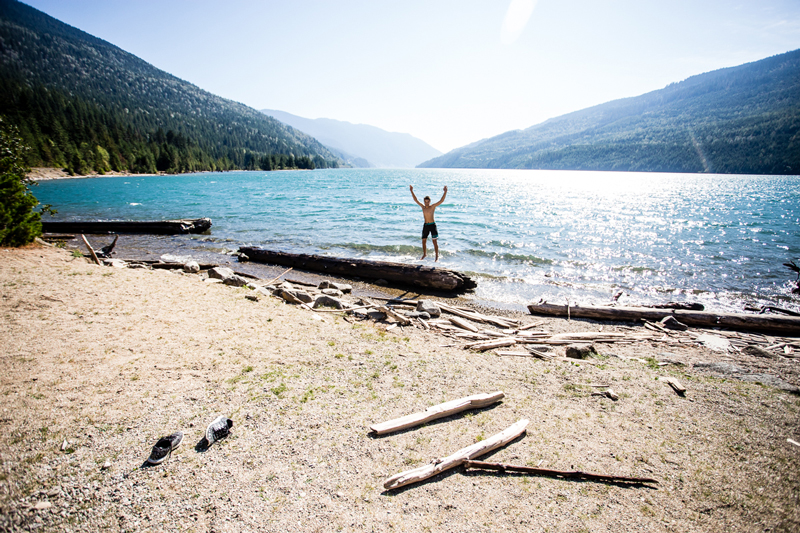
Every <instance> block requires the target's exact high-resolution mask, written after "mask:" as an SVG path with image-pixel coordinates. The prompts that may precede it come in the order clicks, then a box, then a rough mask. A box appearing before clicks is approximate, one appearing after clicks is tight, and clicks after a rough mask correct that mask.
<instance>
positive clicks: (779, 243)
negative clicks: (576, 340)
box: [33, 169, 800, 311]
mask: <svg viewBox="0 0 800 533" xmlns="http://www.w3.org/2000/svg"><path fill="white" fill-rule="evenodd" d="M409 184H411V185H414V191H415V192H416V194H417V196H418V198H420V200H422V198H423V196H425V195H428V196H430V197H431V198H432V201H433V202H436V201H438V200H439V198H440V197H441V194H442V188H443V187H444V186H445V185H447V186H448V195H447V199H446V200H445V203H444V204H443V205H441V206H439V207H438V208H437V210H436V221H437V225H438V228H439V246H440V250H441V252H442V254H441V257H440V261H439V262H440V264H441V266H444V267H448V268H452V269H456V270H461V271H465V272H471V273H474V274H476V276H477V279H478V289H477V290H476V292H475V294H474V297H475V298H477V299H479V300H482V301H485V302H490V303H492V304H494V305H496V306H499V307H508V308H515V309H523V308H524V305H525V304H527V303H529V302H530V301H532V300H533V301H538V300H539V299H540V298H544V299H545V300H547V301H549V302H552V303H565V302H566V301H567V300H569V301H570V302H572V303H575V302H578V303H584V304H587V303H607V302H609V301H610V299H611V297H612V295H613V294H615V293H616V292H618V291H624V295H623V296H622V297H621V298H620V300H619V301H620V303H622V304H626V305H635V304H641V303H656V302H666V301H698V302H701V303H703V304H705V305H706V307H707V308H709V309H716V310H729V311H732V310H741V309H742V308H743V307H744V306H745V305H766V304H769V305H779V306H782V307H786V308H790V309H795V310H797V309H800V299H798V297H797V296H792V295H791V293H790V289H791V286H790V281H792V280H794V279H795V274H794V273H792V272H791V271H790V270H789V269H788V268H786V267H785V266H783V265H782V263H785V262H787V261H789V260H798V259H800V177H797V176H789V177H786V176H724V175H697V174H650V173H623V172H570V171H538V170H524V171H513V170H429V169H424V170H423V169H409V170H383V169H338V170H314V171H296V172H294V171H288V172H226V173H201V174H190V175H179V176H147V177H144V176H143V177H139V176H127V177H110V178H94V179H68V180H53V181H44V182H40V183H39V185H38V186H37V187H34V188H33V192H34V194H35V195H36V197H37V198H38V199H39V200H40V202H42V203H44V204H52V205H53V206H54V207H55V208H56V209H57V210H58V215H57V216H56V217H55V219H54V220H70V219H72V220H76V219H109V220H110V219H131V220H152V219H171V218H199V217H203V216H205V217H210V218H211V219H212V220H213V223H214V225H213V227H212V228H211V234H210V235H194V236H177V237H171V236H170V237H155V236H148V237H137V238H133V237H128V236H122V237H121V238H120V240H121V241H129V242H132V243H134V244H133V245H134V246H135V247H138V248H140V249H141V251H142V252H144V251H148V252H151V253H156V254H164V253H169V254H178V255H182V256H185V255H191V256H193V257H195V258H197V259H201V260H207V259H212V260H213V258H214V256H215V255H216V254H220V253H225V252H226V251H230V250H236V249H238V247H239V246H243V245H252V246H262V247H265V248H268V249H273V250H282V251H288V252H302V253H316V254H323V255H332V256H346V257H362V258H369V259H381V260H391V261H401V262H408V263H412V262H415V261H416V260H417V259H418V258H419V256H420V255H421V250H422V249H421V244H420V236H421V228H422V212H421V210H420V208H419V207H418V206H417V205H416V204H414V202H413V200H412V199H411V195H410V193H409V190H408V186H409ZM428 247H429V252H430V255H429V259H426V262H430V261H431V259H432V255H433V254H432V252H433V249H432V245H431V243H430V241H429V244H428ZM128 249H130V248H128ZM429 264H432V263H429Z"/></svg>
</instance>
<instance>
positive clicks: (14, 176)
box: [0, 119, 42, 246]
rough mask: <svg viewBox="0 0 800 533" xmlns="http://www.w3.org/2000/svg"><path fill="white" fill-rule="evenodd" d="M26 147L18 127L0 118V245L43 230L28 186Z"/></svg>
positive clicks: (18, 242)
mask: <svg viewBox="0 0 800 533" xmlns="http://www.w3.org/2000/svg"><path fill="white" fill-rule="evenodd" d="M25 150H26V147H25V146H24V145H23V144H22V140H21V139H20V137H19V131H18V130H17V129H16V128H13V127H6V125H5V123H4V121H3V120H2V119H0V245H3V246H22V245H23V244H28V243H30V242H32V241H33V239H35V238H36V237H38V236H39V235H41V234H42V222H41V213H38V212H36V211H34V210H33V208H34V207H36V206H37V205H38V203H39V201H38V200H37V199H36V197H34V196H33V194H31V191H30V190H29V189H28V183H29V182H28V179H27V175H28V172H29V170H30V169H29V168H28V167H27V166H25V163H24V159H23V158H24V153H25Z"/></svg>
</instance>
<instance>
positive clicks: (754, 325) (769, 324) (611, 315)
mask: <svg viewBox="0 0 800 533" xmlns="http://www.w3.org/2000/svg"><path fill="white" fill-rule="evenodd" d="M528 311H530V313H531V314H533V315H547V316H561V317H563V316H568V314H569V315H571V316H572V317H574V318H594V319H598V320H626V321H637V322H638V321H640V320H642V319H644V320H651V321H656V322H657V321H659V320H661V319H662V318H664V317H667V316H672V317H675V318H676V319H677V320H678V321H679V322H681V323H683V324H686V325H687V326H696V327H709V328H727V329H732V330H737V331H766V332H774V333H781V334H784V335H789V336H800V318H798V317H791V316H764V315H747V314H743V313H712V312H709V311H684V310H680V309H675V310H672V309H652V308H647V307H601V306H578V305H571V306H566V305H556V304H548V303H541V304H539V303H537V304H530V305H528Z"/></svg>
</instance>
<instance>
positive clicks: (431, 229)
mask: <svg viewBox="0 0 800 533" xmlns="http://www.w3.org/2000/svg"><path fill="white" fill-rule="evenodd" d="M428 234H430V236H431V237H433V238H434V239H438V238H439V232H438V231H436V222H426V223H425V224H423V225H422V238H423V239H427V238H428Z"/></svg>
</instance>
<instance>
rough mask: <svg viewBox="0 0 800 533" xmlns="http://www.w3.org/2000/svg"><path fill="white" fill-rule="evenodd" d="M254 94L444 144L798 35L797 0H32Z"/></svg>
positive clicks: (251, 98) (253, 100)
mask: <svg viewBox="0 0 800 533" xmlns="http://www.w3.org/2000/svg"><path fill="white" fill-rule="evenodd" d="M26 3H28V4H29V5H32V6H33V7H36V8H37V9H40V10H42V11H44V12H45V13H47V14H49V15H51V16H53V17H55V18H57V19H59V20H61V21H63V22H66V23H67V24H70V25H72V26H75V27H77V28H79V29H81V30H84V31H86V32H87V33H90V34H92V35H95V36H97V37H100V38H101V39H105V40H107V41H109V42H111V43H113V44H115V45H117V46H119V47H120V48H122V49H124V50H126V51H128V52H130V53H132V54H135V55H137V56H139V57H141V58H142V59H144V60H145V61H148V62H149V63H152V64H153V65H155V66H156V67H158V68H160V69H163V70H165V71H167V72H169V73H171V74H174V75H175V76H178V77H179V78H182V79H184V80H187V81H189V82H191V83H194V84H196V85H198V86H199V87H201V88H203V89H205V90H208V91H210V92H212V93H214V94H217V95H220V96H223V97H225V98H230V99H232V100H236V101H239V102H242V103H244V104H246V105H249V106H251V107H254V108H256V109H265V108H269V109H280V110H282V111H287V112H289V113H293V114H295V115H300V116H303V117H307V118H320V117H326V118H334V119H338V120H346V121H348V122H353V123H362V124H371V125H373V126H378V127H380V128H383V129H386V130H389V131H398V132H404V133H410V134H412V135H414V136H415V137H419V138H420V139H422V140H424V141H426V142H428V143H429V144H431V145H432V146H434V147H435V148H438V149H439V150H442V151H448V150H451V149H453V148H457V147H459V146H463V145H465V144H468V143H471V142H474V141H477V140H480V139H483V138H486V137H491V136H493V135H497V134H500V133H503V132H505V131H508V130H512V129H522V128H527V127H529V126H532V125H534V124H538V123H540V122H542V121H544V120H546V119H548V118H551V117H555V116H558V115H562V114H564V113H568V112H570V111H576V110H578V109H583V108H585V107H588V106H591V105H595V104H600V103H603V102H607V101H609V100H614V99H617V98H622V97H627V96H636V95H639V94H642V93H645V92H648V91H652V90H655V89H660V88H662V87H664V86H666V85H668V84H669V83H671V82H676V81H681V80H683V79H686V78H687V77H689V76H692V75H694V74H700V73H702V72H707V71H710V70H715V69H718V68H722V67H730V66H735V65H739V64H742V63H746V62H749V61H755V60H758V59H762V58H765V57H768V56H771V55H775V54H779V53H783V52H787V51H790V50H795V49H798V48H800V1H798V0H742V1H739V0H538V1H537V0H512V1H511V2H509V1H508V0H419V1H418V0H410V1H383V0H365V1H355V0H335V1H334V0H308V1H304V0H288V1H287V0H280V1H273V0H263V1H255V0H226V1H224V2H223V1H221V0H214V1H211V0H27V1H26Z"/></svg>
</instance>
